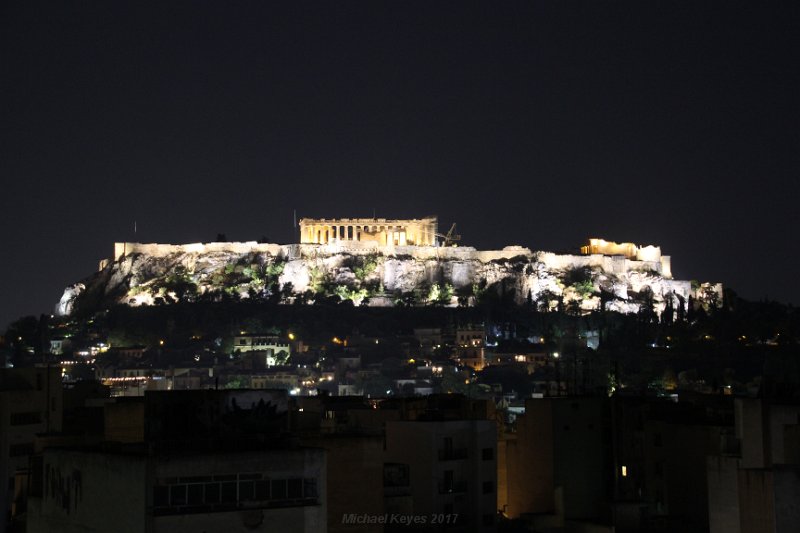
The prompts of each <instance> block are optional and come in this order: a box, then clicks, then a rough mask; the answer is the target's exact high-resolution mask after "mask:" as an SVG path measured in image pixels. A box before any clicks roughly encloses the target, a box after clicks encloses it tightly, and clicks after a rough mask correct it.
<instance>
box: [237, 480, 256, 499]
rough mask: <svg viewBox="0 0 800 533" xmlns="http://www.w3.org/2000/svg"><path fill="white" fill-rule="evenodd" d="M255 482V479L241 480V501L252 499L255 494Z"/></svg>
mask: <svg viewBox="0 0 800 533" xmlns="http://www.w3.org/2000/svg"><path fill="white" fill-rule="evenodd" d="M255 492H256V490H255V483H254V482H253V481H240V482H239V501H240V502H243V501H246V500H252V499H253V497H254V496H255Z"/></svg>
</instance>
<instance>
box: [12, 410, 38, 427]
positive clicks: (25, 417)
mask: <svg viewBox="0 0 800 533" xmlns="http://www.w3.org/2000/svg"><path fill="white" fill-rule="evenodd" d="M41 421H42V415H41V414H40V413H39V412H38V411H28V412H25V413H11V421H10V423H11V425H12V426H29V425H32V424H39V423H40V422H41Z"/></svg>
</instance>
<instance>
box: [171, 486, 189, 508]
mask: <svg viewBox="0 0 800 533" xmlns="http://www.w3.org/2000/svg"><path fill="white" fill-rule="evenodd" d="M169 503H170V505H172V506H173V507H175V506H176V505H186V485H172V486H171V487H170V488H169Z"/></svg>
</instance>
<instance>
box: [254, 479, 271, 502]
mask: <svg viewBox="0 0 800 533" xmlns="http://www.w3.org/2000/svg"><path fill="white" fill-rule="evenodd" d="M255 499H256V500H258V501H264V500H269V481H256V498H255Z"/></svg>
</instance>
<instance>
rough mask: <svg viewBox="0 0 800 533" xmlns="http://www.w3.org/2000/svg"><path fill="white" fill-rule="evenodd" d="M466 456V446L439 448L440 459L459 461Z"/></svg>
mask: <svg viewBox="0 0 800 533" xmlns="http://www.w3.org/2000/svg"><path fill="white" fill-rule="evenodd" d="M466 458H467V449H466V448H445V449H444V450H439V460H440V461H461V460H464V459H466Z"/></svg>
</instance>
